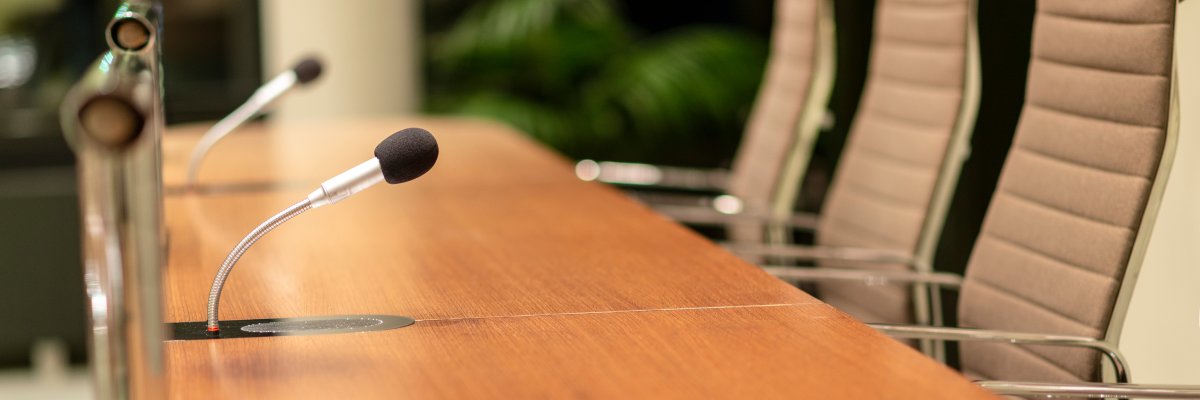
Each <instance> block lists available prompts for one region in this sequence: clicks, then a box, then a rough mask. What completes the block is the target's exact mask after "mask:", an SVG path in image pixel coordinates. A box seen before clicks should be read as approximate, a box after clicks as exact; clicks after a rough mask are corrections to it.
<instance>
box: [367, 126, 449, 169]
mask: <svg viewBox="0 0 1200 400" xmlns="http://www.w3.org/2000/svg"><path fill="white" fill-rule="evenodd" d="M375 158H378V159H379V166H380V168H382V169H383V179H384V180H386V181H387V183H403V182H408V181H411V180H413V179H417V178H418V177H420V176H421V175H424V174H425V173H426V172H429V170H430V169H431V168H433V164H434V163H436V162H437V158H438V145H437V140H435V139H434V138H433V135H432V134H430V133H429V131H427V130H424V129H421V128H408V129H405V130H402V131H399V132H396V133H393V134H392V135H391V136H388V137H387V139H383V142H380V143H379V145H378V146H375Z"/></svg>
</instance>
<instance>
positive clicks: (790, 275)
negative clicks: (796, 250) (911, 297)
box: [762, 265, 962, 290]
mask: <svg viewBox="0 0 1200 400" xmlns="http://www.w3.org/2000/svg"><path fill="white" fill-rule="evenodd" d="M762 269H763V270H765V271H767V273H769V274H771V275H774V276H775V277H777V278H779V279H782V280H784V281H787V282H790V283H797V282H813V281H860V282H862V283H863V284H866V285H867V286H880V285H886V284H890V283H925V284H929V285H931V286H933V287H943V288H947V289H956V290H957V289H958V288H959V287H961V286H962V277H961V276H958V275H955V274H951V273H946V272H918V271H888V270H877V269H852V268H808V267H792V266H772V265H765V266H763V267H762Z"/></svg>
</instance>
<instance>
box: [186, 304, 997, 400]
mask: <svg viewBox="0 0 1200 400" xmlns="http://www.w3.org/2000/svg"><path fill="white" fill-rule="evenodd" d="M167 349H168V352H169V354H170V355H169V358H168V362H169V364H168V365H169V366H170V370H169V371H170V373H169V374H168V376H169V377H170V379H171V381H170V382H171V389H172V392H173V395H174V396H175V397H177V398H186V399H214V398H248V399H273V398H279V399H282V398H289V399H290V398H319V399H329V398H339V399H370V398H387V399H400V398H413V399H432V398H446V399H472V398H495V399H537V398H545V399H568V398H586V399H605V398H617V399H716V398H744V399H969V398H988V397H989V395H988V394H987V393H985V392H984V391H983V390H982V389H979V388H978V387H976V386H975V385H973V384H971V383H970V382H968V381H966V380H965V379H962V378H960V377H958V376H957V375H956V373H955V372H953V371H951V370H949V369H946V368H943V367H941V366H938V365H935V364H934V363H933V361H931V360H926V359H923V358H921V357H920V356H919V355H917V353H916V352H914V351H913V350H911V349H909V348H907V347H904V346H901V345H900V344H899V343H896V342H894V341H892V340H890V339H888V338H885V337H883V336H881V335H880V334H878V333H876V332H874V331H872V330H870V329H867V328H866V327H864V326H862V324H859V323H857V322H855V321H853V320H852V319H850V317H848V316H846V315H845V314H843V313H841V312H838V311H836V310H834V309H832V308H831V307H829V306H827V305H824V304H808V305H797V306H778V307H764V306H758V307H745V308H721V309H701V310H672V311H659V312H605V313H593V314H576V315H561V314H560V315H542V316H525V317H512V318H465V319H440V320H423V321H419V322H417V323H416V324H415V325H413V326H411V327H408V328H403V329H398V330H393V331H385V332H376V333H370V334H345V335H329V336H305V337H286V338H263V339H255V340H220V341H179V342H171V343H169V344H168V346H167Z"/></svg>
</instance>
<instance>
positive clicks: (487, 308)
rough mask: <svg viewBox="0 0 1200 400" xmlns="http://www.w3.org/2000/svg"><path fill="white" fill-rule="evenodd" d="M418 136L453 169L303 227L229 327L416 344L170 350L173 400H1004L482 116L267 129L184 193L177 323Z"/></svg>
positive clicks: (167, 176)
mask: <svg viewBox="0 0 1200 400" xmlns="http://www.w3.org/2000/svg"><path fill="white" fill-rule="evenodd" d="M410 126H419V127H423V128H426V129H428V130H430V131H431V132H433V133H434V135H435V136H436V137H437V139H438V142H439V144H440V148H441V157H440V159H439V161H438V164H437V166H435V167H434V169H433V170H432V171H431V172H430V173H429V174H427V175H426V176H424V177H422V178H419V179H418V180H416V181H413V182H410V183H406V184H402V185H398V186H390V185H381V187H375V188H372V189H370V190H368V191H366V192H363V193H360V194H358V195H356V196H355V197H352V198H350V199H347V200H346V201H344V202H342V203H339V204H337V205H335V206H331V207H325V208H320V209H317V210H313V211H310V212H309V213H307V214H304V215H301V216H299V217H297V218H296V219H294V220H293V221H291V222H289V223H287V224H285V225H283V226H281V227H280V228H279V229H277V230H275V231H274V232H272V233H271V234H270V235H268V236H267V237H265V238H264V239H263V240H262V241H260V242H259V243H258V244H257V245H255V247H253V248H252V249H251V250H250V251H249V252H248V253H247V254H246V255H245V257H244V258H243V259H242V261H241V262H240V263H239V265H238V267H237V269H236V270H235V271H234V273H233V274H232V275H231V277H230V280H229V283H228V285H227V286H226V289H225V294H224V296H223V298H222V301H221V306H222V308H221V317H222V319H251V318H272V317H302V316H319V315H337V314H393V315H407V316H411V317H413V318H415V319H416V320H417V323H416V324H414V325H412V326H408V327H405V328H400V329H395V330H388V331H379V332H364V333H349V334H335V335H324V336H293V337H269V338H243V339H222V340H193V341H169V342H167V344H166V353H167V361H168V363H169V364H168V379H169V385H170V392H171V397H172V398H196V399H214V398H254V399H266V398H341V399H363V398H421V399H425V398H508V399H523V398H824V399H835V398H922V399H925V398H955V399H962V398H984V397H990V395H989V394H988V393H986V392H985V391H983V390H982V389H979V388H977V387H976V386H974V385H972V384H971V383H970V382H968V381H967V380H966V379H964V378H962V377H960V376H959V375H958V374H957V373H956V372H954V371H952V370H950V369H948V368H946V367H943V366H941V365H939V364H937V363H936V362H934V361H932V360H930V359H927V358H925V357H924V356H922V355H921V354H919V353H917V352H916V351H914V350H912V349H910V348H908V347H905V346H903V345H901V344H900V343H898V342H896V341H894V340H892V339H889V338H887V337H885V336H883V335H881V334H879V333H877V332H875V331H874V330H872V329H870V328H869V327H867V326H866V325H863V324H862V323H859V322H858V321H855V320H854V319H852V318H850V317H848V316H846V315H845V314H843V313H841V312H839V311H838V310H836V309H834V308H832V307H830V306H828V305H826V304H824V303H821V302H820V301H818V300H816V299H814V298H812V297H810V296H809V295H807V294H805V293H803V292H801V291H799V290H796V289H794V288H792V287H790V286H788V285H787V284H785V283H782V282H780V281H778V280H776V279H774V278H772V277H770V276H768V275H767V274H765V273H763V272H761V271H760V270H758V269H757V268H756V267H754V266H752V265H749V264H746V263H744V262H742V261H740V260H739V259H738V258H736V257H735V256H733V255H731V254H729V253H728V252H726V251H724V250H722V249H721V248H719V247H718V246H716V245H714V244H712V243H710V242H708V241H707V240H705V239H704V238H702V237H699V236H697V235H696V234H694V233H692V232H691V231H689V230H688V229H686V228H684V227H681V226H679V225H677V224H675V223H673V222H671V221H668V220H666V219H664V218H663V217H660V216H658V215H656V214H654V213H653V212H651V211H650V210H649V209H647V208H645V207H644V206H641V205H639V204H637V203H635V202H633V201H631V200H628V199H627V198H625V197H624V196H623V195H622V194H621V193H619V192H618V191H616V190H614V189H611V188H608V187H605V186H603V185H600V184H594V183H585V182H581V181H579V180H577V179H576V178H575V177H574V175H573V174H572V172H571V169H570V164H569V163H568V162H567V161H566V160H564V159H562V158H561V157H559V156H557V155H555V154H553V153H551V152H550V151H548V150H545V149H543V148H542V147H540V146H539V145H537V144H535V143H534V142H532V141H530V140H528V139H526V138H524V137H523V136H521V135H520V134H519V133H516V132H514V131H512V130H510V129H507V128H504V127H502V126H498V125H495V124H491V123H486V122H480V121H473V120H464V119H435V118H408V119H402V118H391V119H387V118H384V119H359V120H341V121H328V122H316V123H304V124H293V125H289V124H281V123H274V124H271V125H269V126H255V127H250V128H248V129H245V130H244V131H241V132H238V133H236V134H234V135H231V136H230V137H228V138H226V140H224V141H222V143H220V144H219V145H218V146H217V147H216V148H215V149H214V150H213V152H212V153H211V154H210V156H209V158H208V160H207V162H206V163H205V165H204V167H203V169H202V170H201V173H200V181H201V182H202V185H203V187H202V189H201V190H199V191H197V192H184V191H181V190H177V188H178V187H179V186H180V185H181V184H182V182H183V176H184V173H185V168H186V165H185V164H186V159H187V156H188V153H189V152H190V151H191V148H192V145H193V143H194V142H195V141H196V139H197V138H198V136H199V134H200V133H201V132H202V131H203V130H204V129H205V128H206V126H201V125H192V126H182V127H175V128H172V129H170V130H169V133H168V134H167V135H166V138H165V140H164V144H163V146H164V162H165V165H164V180H165V182H166V185H167V187H168V195H167V196H166V199H165V207H166V218H167V226H168V230H169V232H170V257H169V265H168V269H167V271H166V274H165V280H166V283H165V288H164V291H165V296H166V312H167V319H168V321H170V322H178V321H201V320H203V319H204V311H205V301H206V299H207V298H206V296H207V293H208V288H209V284H210V282H211V280H212V277H213V275H214V273H215V271H216V269H217V267H218V266H219V265H220V263H221V261H222V260H223V259H224V257H225V255H226V253H227V252H228V251H229V250H230V248H231V247H232V246H233V245H234V244H236V243H237V241H238V240H240V239H241V237H242V236H243V235H244V234H246V233H247V232H249V230H250V229H252V228H253V227H254V226H256V225H257V224H259V223H260V222H261V221H262V220H264V219H265V218H266V217H269V216H270V215H273V214H274V213H276V212H278V211H280V210H282V209H283V208H285V207H287V206H289V205H291V204H293V203H295V202H296V201H299V200H300V199H302V198H303V196H305V195H307V193H308V192H309V191H311V190H312V189H314V188H315V187H316V185H318V184H319V183H320V182H321V181H323V180H325V179H327V178H329V177H332V176H333V175H335V174H337V173H339V172H341V171H343V170H345V169H347V168H349V167H351V166H354V165H356V164H358V163H360V162H362V161H364V160H366V159H369V158H370V157H371V156H372V151H373V149H374V147H375V145H376V144H377V143H378V142H379V140H380V139H382V138H384V137H386V136H387V135H389V134H391V133H392V132H395V131H397V130H400V129H402V128H406V127H410Z"/></svg>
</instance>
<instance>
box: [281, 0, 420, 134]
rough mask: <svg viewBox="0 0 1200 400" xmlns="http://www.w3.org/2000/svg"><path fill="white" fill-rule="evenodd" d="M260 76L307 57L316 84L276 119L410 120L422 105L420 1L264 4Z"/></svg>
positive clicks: (290, 100) (297, 0) (283, 106)
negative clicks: (319, 66)
mask: <svg viewBox="0 0 1200 400" xmlns="http://www.w3.org/2000/svg"><path fill="white" fill-rule="evenodd" d="M261 4H262V5H261V18H262V40H263V66H264V71H263V76H264V77H271V76H274V75H275V74H277V73H279V72H280V71H282V70H285V69H287V68H289V67H290V66H291V65H292V64H293V63H295V62H296V60H298V59H300V58H301V57H303V56H305V55H307V54H316V55H319V56H320V57H321V59H322V60H323V61H324V64H325V70H324V72H323V74H322V76H321V78H320V80H319V81H317V82H315V85H313V86H312V87H307V88H301V89H300V90H297V91H296V92H293V93H292V94H290V95H289V96H288V97H287V98H286V99H283V100H282V101H281V102H280V104H279V105H278V108H277V109H276V112H275V118H277V119H279V120H285V121H287V120H298V119H305V118H323V117H334V116H365V115H381V114H408V113H414V112H416V111H418V109H419V107H420V104H421V98H420V94H421V84H420V79H421V78H420V68H421V59H420V40H421V32H420V25H419V24H420V20H421V8H420V3H419V1H418V0H338V1H319V0H263V1H262V3H261Z"/></svg>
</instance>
